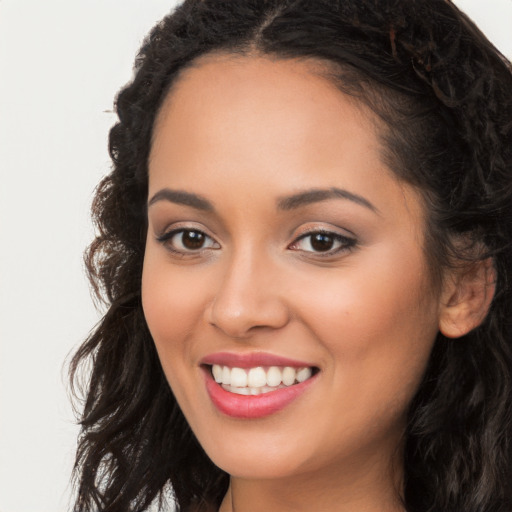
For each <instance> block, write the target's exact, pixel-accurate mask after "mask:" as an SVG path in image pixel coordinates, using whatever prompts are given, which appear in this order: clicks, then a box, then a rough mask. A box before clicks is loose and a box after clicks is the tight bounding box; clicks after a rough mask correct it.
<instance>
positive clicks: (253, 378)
mask: <svg viewBox="0 0 512 512" xmlns="http://www.w3.org/2000/svg"><path fill="white" fill-rule="evenodd" d="M266 383H267V375H266V373H265V370H264V369H263V368H261V366H259V367H258V368H251V369H250V370H249V375H248V377H247V385H248V386H249V387H250V388H261V386H264V385H265V384H266Z"/></svg>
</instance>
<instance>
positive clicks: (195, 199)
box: [148, 188, 215, 212]
mask: <svg viewBox="0 0 512 512" xmlns="http://www.w3.org/2000/svg"><path fill="white" fill-rule="evenodd" d="M159 201H169V202H171V203H175V204H183V205H185V206H191V207H192V208H196V209H197V210H203V211H205V212H212V211H214V210H215V208H214V206H213V204H212V203H211V202H210V201H208V199H206V198H204V197H202V196H200V195H197V194H192V193H191V192H185V191H183V190H172V189H170V188H163V189H162V190H159V191H158V192H157V193H156V194H155V195H154V196H153V197H152V198H151V199H150V200H149V201H148V208H149V207H150V206H153V205H154V204H155V203H158V202H159Z"/></svg>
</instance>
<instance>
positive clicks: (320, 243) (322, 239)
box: [310, 233, 334, 252]
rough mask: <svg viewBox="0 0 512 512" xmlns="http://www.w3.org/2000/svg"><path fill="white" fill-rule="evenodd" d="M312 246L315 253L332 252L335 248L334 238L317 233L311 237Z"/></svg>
mask: <svg viewBox="0 0 512 512" xmlns="http://www.w3.org/2000/svg"><path fill="white" fill-rule="evenodd" d="M310 244H311V247H312V248H313V249H314V250H315V251H318V252H325V251H330V250H331V249H332V248H333V246H334V237H332V236H330V235H327V234H325V233H315V234H314V235H311V241H310Z"/></svg>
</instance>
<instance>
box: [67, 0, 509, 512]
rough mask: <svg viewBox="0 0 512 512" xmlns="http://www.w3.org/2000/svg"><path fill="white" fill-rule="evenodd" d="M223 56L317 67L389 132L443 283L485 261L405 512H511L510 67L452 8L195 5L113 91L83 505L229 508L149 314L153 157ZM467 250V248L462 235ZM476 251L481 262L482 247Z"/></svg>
mask: <svg viewBox="0 0 512 512" xmlns="http://www.w3.org/2000/svg"><path fill="white" fill-rule="evenodd" d="M212 52H225V53H236V54H239V55H246V54H247V55H250V54H255V53H256V54H259V55H263V56H265V55H267V56H271V57H273V58H279V59H312V60H317V61H323V62H329V63H330V64H332V68H331V71H330V72H329V76H328V78H329V79H330V80H332V81H333V82H334V83H335V84H336V85H337V86H338V87H339V88H340V90H341V91H343V92H344V93H346V94H350V95H352V96H355V97H356V98H357V99H358V101H360V102H362V103H363V104H366V106H368V107H370V108H371V109H372V110H373V111H374V112H375V113H376V114H377V115H378V116H379V117H380V118H381V119H382V120H383V126H384V129H383V130H382V131H381V133H380V136H381V138H382V139H383V141H384V143H385V144H384V146H385V148H386V152H385V154H384V155H383V158H384V159H385V160H386V163H388V165H389V167H390V168H391V169H392V170H393V171H394V172H395V173H396V175H397V176H398V177H399V178H400V179H402V180H405V181H406V182H407V183H409V184H411V185H413V186H415V187H416V188H417V189H418V190H419V191H420V193H421V194H422V197H423V198H424V201H425V204H426V205H427V210H428V213H427V217H428V218H427V220H428V228H427V233H426V239H427V247H426V252H427V257H428V261H429V262H430V267H431V268H432V270H433V276H434V277H435V276H436V275H437V278H438V279H440V277H439V276H441V274H442V273H441V270H442V269H443V268H444V267H445V266H446V265H450V264H451V263H453V261H454V259H458V260H459V261H460V260H465V261H467V262H468V263H471V262H472V261H473V262H474V261H477V260H479V259H483V258H490V257H491V258H492V259H493V261H494V266H495V270H496V274H497V282H496V293H495V297H494V299H493V302H492V305H491V308H490V311H489V314H488V315H487V318H486V319H485V321H484V322H483V323H482V325H480V326H479V327H478V328H476V329H474V330H473V331H471V332H470V333H469V334H467V335H465V336H463V337H462V338H459V339H456V340H453V339H447V338H445V337H443V336H442V335H441V334H439V335H438V338H437V340H436V342H435V345H434V349H433V352H432V354H431V357H430V360H429V364H428V368H427V371H426V373H425V375H424V377H423V380H422V383H421V385H420V388H419V390H418V391H417V394H416V396H415V398H414V400H413V402H412V404H411V405H410V410H409V416H408V425H407V430H406V433H405V439H404V446H405V453H404V475H405V476H404V478H405V481H404V495H403V496H402V499H403V503H404V507H405V508H406V510H407V511H408V512H439V511H441V510H442V511H444V512H462V511H464V512H510V511H511V510H512V485H511V482H512V288H511V280H512V245H511V241H512V70H511V66H510V63H509V62H508V61H507V60H506V59H505V58H504V57H503V56H502V55H501V54H500V53H499V52H498V51H497V50H496V49H495V48H494V47H493V46H492V44H491V43H490V42H489V41H488V40H487V39H486V38H485V36H484V35H483V34H482V33H481V32H480V31H479V30H478V28H477V27H476V26H475V25H474V24H473V22H471V21H470V20H469V19H468V18H467V17H466V16H465V15H464V14H463V13H462V12H460V11H459V10H458V9H457V8H456V7H455V6H454V5H453V4H452V3H451V2H450V1H447V0H319V1H314V2H311V1H309V0H236V1H232V0H186V1H185V2H184V3H183V4H182V5H181V6H180V7H178V8H177V9H176V10H175V11H174V12H173V13H171V14H170V15H169V16H167V17H166V18H164V19H163V20H162V21H161V22H160V23H159V24H158V25H157V26H156V27H154V29H153V30H152V32H151V33H150V35H149V36H148V38H147V39H146V40H145V42H144V43H143V46H142V48H141V50H140V53H139V54H138V56H137V59H136V63H135V74H134V78H133V80H132V82H131V83H129V84H128V85H127V86H126V87H125V88H124V89H123V90H121V92H120V93H119V95H118V97H117V101H116V110H117V115H118V118H119V122H118V123H117V124H116V125H115V126H114V127H113V128H112V129H111V132H110V145H109V149H110V155H111V158H112V161H113V169H112V171H111V173H110V174H109V175H108V176H107V177H106V178H104V179H103V181H102V182H101V183H100V185H99V187H98V189H97V193H96V196H95V199H94V202H93V206H92V213H93V218H94V220H95V223H96V227H97V232H98V234H97V237H96V238H95V240H94V241H93V243H92V244H91V246H90V247H89V249H88V252H87V253H86V264H87V269H88V274H89V277H90V280H91V283H92V285H93V288H94V290H95V292H96V294H97V297H98V298H99V299H100V300H103V301H104V302H105V303H106V304H107V306H108V311H107V313H106V315H105V316H104V318H103V319H102V320H101V321H100V322H99V324H98V325H97V327H96V329H95V330H94V331H93V332H92V334H91V335H90V336H89V338H88V339H87V340H86V341H85V343H84V344H83V345H82V346H81V347H80V348H79V350H78V351H77V353H76V354H75V356H74V359H73V361H72V364H71V369H70V373H71V382H72V383H74V384H75V388H74V389H75V391H78V390H77V387H76V385H77V383H78V381H79V376H80V374H81V371H80V369H81V368H82V366H87V368H89V369H91V368H92V370H91V371H90V373H89V378H88V381H87V383H86V390H85V397H84V403H83V412H82V414H81V418H80V423H81V426H82V433H81V436H80V440H79V445H78V450H77V458H76V463H75V478H76V484H77V497H76V502H75V508H74V510H75V511H76V512H85V511H91V510H98V511H103V512H115V511H123V512H126V511H141V510H146V509H147V508H148V507H149V506H150V504H151V503H152V502H154V501H156V502H158V503H160V505H163V503H164V501H165V495H166V493H167V492H168V491H169V489H170V492H171V493H172V497H173V499H175V500H176V503H177V505H178V507H179V509H180V510H187V509H190V508H191V507H196V508H195V509H196V510H203V509H204V510H207V509H208V507H218V506H219V504H220V501H221V500H222V497H223V495H224V494H225V492H226V489H227V485H228V475H227V474H226V473H224V472H223V471H221V470H220V469H219V468H217V467H216V466H215V465H214V464H213V463H212V462H211V461H210V460H209V459H208V457H207V456H206V454H205V453H204V451H203V450H202V448H201V446H200V445H199V443H198V442H197V440H196V438H195V436H194V434H193V433H192V432H191V430H190V428H189V426H188V424H187V422H186V420H185V418H184V417H183V415H182V413H181V411H180V409H179V407H178V405H177V403H176V401H175V399H174V397H173V394H172V391H171V389H170V388H169V385H168V384H167V381H166V379H165V376H164V374H163V371H162V369H161V366H160V363H159V360H158V356H157V354H156V350H155V347H154V343H153V341H152V339H151V336H150V333H149V331H148V328H147V325H146V322H145V319H144V315H143V311H142V306H141V297H140V291H141V274H142V265H143V258H144V249H145V238H146V229H147V220H146V202H147V187H148V155H149V151H150V147H151V139H152V130H153V126H154V123H155V118H156V116H157V114H158V112H159V109H160V107H161V105H162V103H163V101H164V99H165V98H166V95H167V94H168V92H169V90H170V89H171V88H172V86H173V83H174V82H175V81H176V79H177V77H178V76H179V75H180V73H181V72H182V71H183V70H184V69H186V68H187V67H188V66H190V65H192V64H193V63H194V61H195V59H197V58H198V57H199V56H201V55H205V54H208V53H212ZM460 235H462V236H463V237H464V240H467V241H470V242H471V244H472V247H479V248H480V250H478V251H475V250H470V249H471V247H470V248H468V246H467V244H466V246H465V247H463V248H462V249H461V247H460V244H459V245H457V244H454V243H453V240H455V239H457V237H459V239H460ZM482 248H483V249H482Z"/></svg>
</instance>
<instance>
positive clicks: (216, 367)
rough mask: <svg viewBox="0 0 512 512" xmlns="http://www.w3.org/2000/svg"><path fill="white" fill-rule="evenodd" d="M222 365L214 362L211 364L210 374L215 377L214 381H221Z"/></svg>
mask: <svg viewBox="0 0 512 512" xmlns="http://www.w3.org/2000/svg"><path fill="white" fill-rule="evenodd" d="M223 373H224V372H223V369H222V366H219V365H218V364H214V365H213V366H212V374H213V378H214V379H215V382H217V383H221V382H222V374H223Z"/></svg>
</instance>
